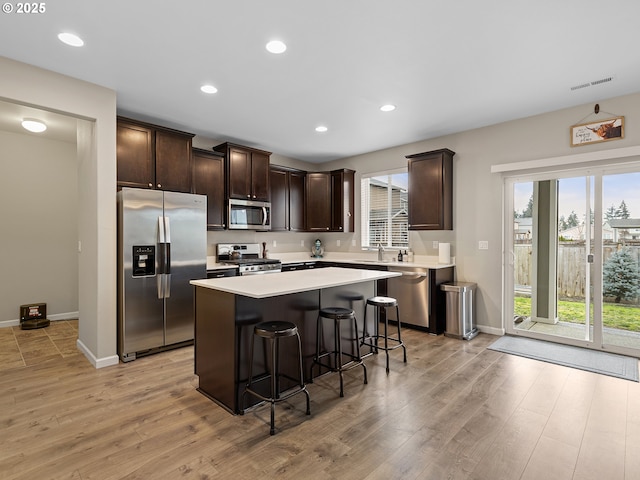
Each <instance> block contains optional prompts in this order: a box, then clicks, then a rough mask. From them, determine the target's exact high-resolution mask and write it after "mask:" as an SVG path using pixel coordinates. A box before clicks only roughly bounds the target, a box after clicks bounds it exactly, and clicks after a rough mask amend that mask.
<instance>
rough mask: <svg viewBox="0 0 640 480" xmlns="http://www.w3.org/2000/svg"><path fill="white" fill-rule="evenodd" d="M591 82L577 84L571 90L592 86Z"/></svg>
mask: <svg viewBox="0 0 640 480" xmlns="http://www.w3.org/2000/svg"><path fill="white" fill-rule="evenodd" d="M590 86H591V84H590V83H583V84H582V85H576V86H575V87H571V90H572V91H573V90H580V89H581V88H587V87H590Z"/></svg>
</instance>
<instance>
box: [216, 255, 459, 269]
mask: <svg viewBox="0 0 640 480" xmlns="http://www.w3.org/2000/svg"><path fill="white" fill-rule="evenodd" d="M391 257H394V258H391ZM270 258H277V259H278V260H280V261H281V262H282V263H283V264H287V263H300V262H321V261H326V262H336V263H350V264H361V265H383V266H387V267H408V268H411V267H416V268H430V269H434V270H436V269H440V268H449V267H454V266H455V263H454V261H455V260H453V259H452V263H438V257H437V256H428V255H416V256H415V258H414V261H413V262H398V261H397V260H395V256H393V255H391V254H390V253H388V254H386V255H385V258H386V259H387V260H386V261H384V262H380V261H378V260H377V253H371V254H367V253H365V252H363V253H351V252H331V253H327V254H325V256H324V257H322V258H315V257H312V256H310V255H309V254H307V253H304V252H293V253H274V254H273V255H272V256H271V257H270ZM220 268H234V267H233V265H225V264H222V263H216V257H215V256H210V257H207V270H216V269H220Z"/></svg>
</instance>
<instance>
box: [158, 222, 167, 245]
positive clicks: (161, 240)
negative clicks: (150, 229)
mask: <svg viewBox="0 0 640 480" xmlns="http://www.w3.org/2000/svg"><path fill="white" fill-rule="evenodd" d="M166 242H167V241H166V240H165V231H164V217H158V243H166Z"/></svg>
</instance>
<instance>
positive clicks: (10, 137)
mask: <svg viewBox="0 0 640 480" xmlns="http://www.w3.org/2000/svg"><path fill="white" fill-rule="evenodd" d="M0 164H1V165H2V175H0V218H1V219H2V248H1V249H0V265H2V276H1V277H0V323H2V322H8V323H12V324H15V323H16V322H17V321H18V319H19V311H18V307H19V306H20V305H22V304H26V303H35V302H46V303H47V316H48V318H50V319H60V318H75V316H76V315H77V312H78V253H77V241H78V174H77V172H78V165H77V158H76V145H75V143H68V142H61V141H55V140H48V139H43V138H41V137H38V136H37V135H33V134H32V135H29V134H16V133H9V132H0Z"/></svg>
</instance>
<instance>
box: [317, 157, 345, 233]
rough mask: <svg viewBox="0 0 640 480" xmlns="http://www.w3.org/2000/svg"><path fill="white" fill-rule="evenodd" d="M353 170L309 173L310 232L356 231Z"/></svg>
mask: <svg viewBox="0 0 640 480" xmlns="http://www.w3.org/2000/svg"><path fill="white" fill-rule="evenodd" d="M354 177H355V172H354V171H353V170H347V169H342V170H333V171H331V172H313V173H307V181H306V196H305V198H306V225H307V228H306V229H307V230H308V231H310V232H322V231H324V232H347V233H348V232H353V231H354V217H353V208H354Z"/></svg>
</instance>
